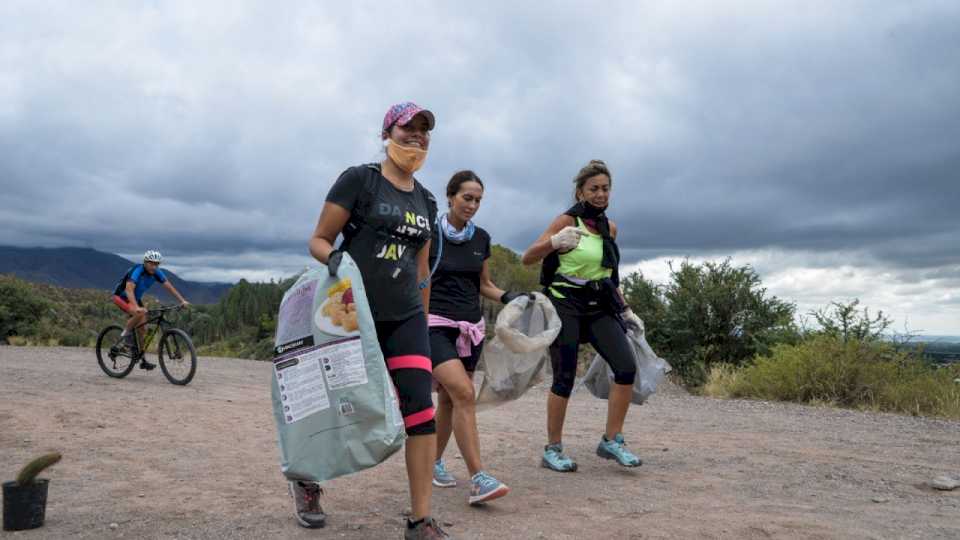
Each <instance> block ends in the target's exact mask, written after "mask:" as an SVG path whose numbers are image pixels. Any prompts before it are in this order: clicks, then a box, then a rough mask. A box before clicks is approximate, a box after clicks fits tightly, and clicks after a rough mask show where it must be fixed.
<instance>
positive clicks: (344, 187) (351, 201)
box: [327, 167, 363, 212]
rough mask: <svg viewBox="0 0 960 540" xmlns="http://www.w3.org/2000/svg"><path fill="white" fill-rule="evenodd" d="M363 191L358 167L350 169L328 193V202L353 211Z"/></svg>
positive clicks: (344, 172)
mask: <svg viewBox="0 0 960 540" xmlns="http://www.w3.org/2000/svg"><path fill="white" fill-rule="evenodd" d="M362 189H363V178H362V177H361V176H360V174H358V172H357V168H356V167H350V168H349V169H347V170H345V171H343V173H342V174H341V175H340V178H337V181H336V182H334V183H333V187H331V188H330V191H329V192H328V193H327V202H329V203H333V204H335V205H337V206H341V207H343V208H346V209H347V210H350V211H351V212H352V211H353V207H354V206H356V204H357V199H359V198H360V191H361V190H362Z"/></svg>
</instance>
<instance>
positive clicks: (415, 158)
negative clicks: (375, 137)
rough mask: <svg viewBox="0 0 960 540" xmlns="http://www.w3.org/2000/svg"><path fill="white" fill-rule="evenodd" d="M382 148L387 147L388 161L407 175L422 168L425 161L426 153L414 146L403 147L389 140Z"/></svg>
mask: <svg viewBox="0 0 960 540" xmlns="http://www.w3.org/2000/svg"><path fill="white" fill-rule="evenodd" d="M384 146H386V147H387V156H388V157H389V158H390V160H391V161H393V163H394V164H396V166H397V167H399V168H400V170H402V171H404V172H406V173H407V174H413V173H415V172H416V171H418V170H420V167H423V162H424V161H426V160H427V151H426V150H421V149H420V148H417V147H415V146H403V145H402V144H397V143H396V142H394V141H393V140H391V139H386V140H385V141H384Z"/></svg>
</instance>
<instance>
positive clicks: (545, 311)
mask: <svg viewBox="0 0 960 540" xmlns="http://www.w3.org/2000/svg"><path fill="white" fill-rule="evenodd" d="M533 295H534V299H535V300H534V301H533V302H530V299H529V298H528V297H527V296H521V297H519V298H517V299H515V300H514V301H512V302H510V303H509V304H507V305H506V306H505V307H504V308H503V310H502V311H501V312H500V315H498V316H497V323H496V329H495V333H496V336H495V337H494V338H493V339H492V340H490V341H489V342H488V343H487V344H486V345H485V346H484V349H483V359H482V360H481V363H482V366H483V367H482V370H483V378H482V380H481V381H480V391H479V392H478V393H477V408H478V409H489V408H492V407H496V406H497V405H502V404H503V403H506V402H507V401H513V400H515V399H517V398H519V397H520V396H522V395H523V394H524V392H526V391H527V390H529V389H530V388H531V387H533V386H535V385H536V384H538V383H539V382H540V381H541V380H543V373H544V366H549V364H550V356H549V352H548V350H547V349H548V348H549V347H550V344H552V343H553V342H554V340H556V339H557V336H558V335H559V334H560V326H561V323H560V317H559V316H558V315H557V310H556V309H554V307H553V304H552V303H551V302H550V299H548V298H547V297H546V296H544V295H542V294H540V293H533Z"/></svg>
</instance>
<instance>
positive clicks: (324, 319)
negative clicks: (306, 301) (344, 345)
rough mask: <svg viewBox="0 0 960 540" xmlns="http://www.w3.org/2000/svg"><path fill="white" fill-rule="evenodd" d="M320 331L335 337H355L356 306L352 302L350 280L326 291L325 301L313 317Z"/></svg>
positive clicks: (357, 326)
mask: <svg viewBox="0 0 960 540" xmlns="http://www.w3.org/2000/svg"><path fill="white" fill-rule="evenodd" d="M314 322H315V323H316V325H317V328H319V329H320V330H322V331H324V332H326V333H328V334H332V335H335V336H354V335H357V334H358V333H359V332H358V329H359V327H360V325H359V323H358V322H357V304H356V303H354V301H353V286H352V284H351V283H350V278H346V279H343V280H341V281H339V282H338V283H337V284H336V285H334V286H333V287H330V289H328V290H327V299H326V300H324V301H323V304H321V305H320V309H318V310H317V313H316V315H315V316H314Z"/></svg>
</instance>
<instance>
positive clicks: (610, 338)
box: [550, 312, 637, 398]
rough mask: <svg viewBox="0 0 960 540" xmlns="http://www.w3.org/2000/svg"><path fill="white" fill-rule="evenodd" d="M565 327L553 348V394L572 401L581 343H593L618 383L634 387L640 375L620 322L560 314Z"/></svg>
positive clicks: (607, 317)
mask: <svg viewBox="0 0 960 540" xmlns="http://www.w3.org/2000/svg"><path fill="white" fill-rule="evenodd" d="M560 321H561V322H562V323H563V328H562V329H561V330H560V335H559V336H557V339H556V341H554V342H553V344H552V345H551V346H550V362H551V365H552V366H553V386H552V387H550V391H551V392H553V393H554V394H556V395H558V396H560V397H562V398H569V397H570V394H571V393H573V382H574V380H575V379H576V377H577V353H578V352H579V351H580V344H581V343H590V344H591V345H593V348H594V349H596V350H597V352H598V353H600V356H602V357H603V359H604V360H606V361H607V364H609V365H610V369H611V370H613V381H614V382H615V383H617V384H633V381H634V378H635V377H636V376H637V366H636V363H635V361H634V356H633V355H634V353H633V348H632V347H631V346H630V341H629V340H628V339H627V334H626V333H625V332H624V331H623V327H622V326H620V323H619V322H617V320H616V319H614V318H613V316H611V315H607V314H605V313H598V314H595V315H579V316H578V315H570V314H564V313H562V312H561V313H560Z"/></svg>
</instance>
